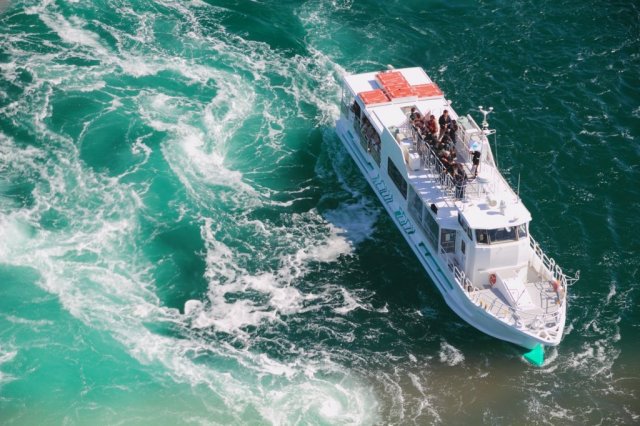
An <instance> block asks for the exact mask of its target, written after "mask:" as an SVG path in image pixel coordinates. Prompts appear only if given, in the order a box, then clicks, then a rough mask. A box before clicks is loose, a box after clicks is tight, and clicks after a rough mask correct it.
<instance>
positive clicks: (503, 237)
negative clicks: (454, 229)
mask: <svg viewBox="0 0 640 426" xmlns="http://www.w3.org/2000/svg"><path fill="white" fill-rule="evenodd" d="M526 237H527V224H526V223H523V224H521V225H518V226H508V227H505V228H498V229H476V241H477V242H478V244H497V243H503V242H509V241H517V240H518V239H520V238H526Z"/></svg>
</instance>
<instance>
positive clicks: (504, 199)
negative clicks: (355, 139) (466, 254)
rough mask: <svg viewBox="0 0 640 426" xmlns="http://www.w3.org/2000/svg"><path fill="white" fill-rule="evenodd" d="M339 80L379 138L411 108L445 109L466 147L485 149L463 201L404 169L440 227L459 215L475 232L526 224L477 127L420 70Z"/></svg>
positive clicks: (425, 175)
mask: <svg viewBox="0 0 640 426" xmlns="http://www.w3.org/2000/svg"><path fill="white" fill-rule="evenodd" d="M344 82H345V87H346V88H347V89H348V90H349V91H350V92H351V94H352V95H353V96H354V97H356V98H358V100H359V103H360V104H361V107H362V108H363V110H364V111H365V114H366V115H367V117H369V120H370V121H371V123H372V125H373V126H374V127H375V129H376V130H377V131H378V133H379V134H382V132H383V130H384V129H385V128H386V129H388V130H389V131H390V132H392V134H393V131H394V130H395V129H398V128H401V127H403V126H407V125H408V124H409V123H408V118H407V111H409V110H410V108H411V107H415V108H416V109H417V110H418V111H419V112H420V113H421V114H422V115H423V116H424V115H427V114H429V115H431V114H432V115H435V116H436V118H438V117H439V116H440V115H441V114H442V112H443V110H445V109H447V110H448V111H449V115H450V116H451V118H452V119H454V120H458V123H459V125H461V126H462V127H463V128H464V129H465V133H466V135H468V136H469V142H468V143H469V144H470V146H472V147H473V148H475V149H477V150H481V151H483V153H484V152H485V151H486V155H484V156H483V158H484V160H483V163H482V164H481V166H480V171H479V173H478V176H477V177H476V178H475V179H474V180H473V185H474V186H475V187H477V189H478V191H477V193H476V195H475V196H472V197H471V196H468V197H465V198H464V199H463V200H457V199H454V198H452V197H450V196H448V195H447V194H446V193H445V192H444V191H442V190H441V189H440V187H438V185H434V176H433V174H432V173H430V171H429V170H427V169H425V168H420V169H419V170H409V169H407V176H408V178H409V181H410V183H411V185H412V186H413V188H414V189H415V190H416V192H417V193H418V194H420V196H421V197H422V198H423V199H424V200H425V201H427V202H428V203H430V204H435V205H436V207H437V208H438V220H439V221H440V222H441V224H442V226H443V227H445V228H447V227H454V226H456V225H455V223H454V222H457V220H458V214H462V215H463V217H464V218H465V220H466V221H467V223H468V225H469V226H470V227H471V228H474V229H497V228H501V227H510V226H515V225H519V224H522V223H527V222H529V221H531V214H530V213H529V211H528V210H527V208H526V207H525V206H524V204H523V203H522V201H521V200H520V198H519V196H518V195H517V194H516V193H515V192H514V191H513V189H512V188H511V187H510V186H509V184H508V183H507V182H506V181H505V179H504V177H503V176H502V175H501V174H500V172H499V170H498V168H497V166H496V164H495V163H494V161H493V154H492V153H491V146H490V144H489V140H488V139H487V134H486V132H484V131H483V130H482V129H480V128H479V127H478V125H477V124H476V123H475V121H473V118H472V117H470V116H462V117H460V116H458V114H457V113H456V112H455V110H454V109H453V108H452V107H451V102H450V101H449V100H447V99H446V98H445V96H444V93H443V92H442V91H441V90H440V88H439V87H438V86H437V85H436V84H435V83H434V82H433V81H432V80H431V79H430V78H429V76H428V75H427V73H426V72H425V71H424V70H423V69H422V68H420V67H413V68H402V69H392V70H389V71H384V72H379V71H376V72H368V73H362V74H351V75H347V76H345V77H344ZM400 143H401V144H402V142H400ZM406 143H407V144H410V143H411V142H410V141H407V142H406ZM461 157H463V159H464V158H466V160H467V164H466V165H467V166H468V168H467V170H470V168H471V166H472V165H471V162H470V156H469V155H468V154H467V153H464V155H461ZM397 166H400V165H397ZM404 166H405V167H406V164H404Z"/></svg>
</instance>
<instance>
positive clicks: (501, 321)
mask: <svg viewBox="0 0 640 426" xmlns="http://www.w3.org/2000/svg"><path fill="white" fill-rule="evenodd" d="M412 110H413V111H414V113H415V112H418V113H420V114H421V116H423V117H424V116H430V115H434V116H435V117H436V118H439V117H440V116H441V115H442V114H443V111H444V110H448V114H449V116H450V117H451V119H453V120H456V122H457V127H458V129H457V131H455V133H454V134H452V133H450V132H449V131H448V130H449V129H448V128H447V129H446V130H445V131H442V132H441V131H439V130H436V133H435V134H434V135H432V136H430V135H429V132H428V131H427V132H424V133H423V132H421V131H420V128H419V127H416V126H415V125H414V123H418V122H417V121H412V120H411V119H410V115H411V114H412ZM480 110H481V112H482V113H483V114H484V120H483V122H482V128H481V127H479V126H478V125H477V124H476V122H475V121H474V119H473V118H472V117H471V116H470V115H466V116H458V115H457V114H456V112H455V111H454V110H453V109H452V108H451V103H450V101H448V100H447V99H446V98H445V96H444V94H443V93H442V91H441V90H440V89H439V88H438V86H437V85H436V84H435V83H434V82H433V81H431V79H430V78H429V76H428V75H427V74H426V73H425V71H424V70H423V69H422V68H417V67H416V68H404V69H398V70H394V69H391V70H385V71H381V72H370V73H363V74H353V75H347V76H345V77H344V81H343V93H342V101H341V116H340V119H339V120H338V122H337V125H336V131H337V134H338V135H339V137H340V139H341V141H342V143H343V144H344V146H345V148H346V149H347V151H348V152H349V154H350V155H351V157H352V158H353V160H354V161H355V163H356V165H357V166H358V168H359V169H360V171H361V172H362V174H363V175H364V177H365V178H366V179H367V181H368V182H369V184H370V185H371V187H372V188H373V190H374V192H375V193H376V195H377V196H378V198H379V199H380V201H381V203H382V205H383V206H384V208H385V209H386V211H387V212H388V213H389V216H390V217H391V219H392V220H393V222H394V223H395V224H396V226H397V227H398V229H399V230H400V232H401V233H402V235H403V236H404V238H405V239H406V240H407V242H408V243H409V246H410V247H411V249H412V250H413V251H414V253H415V254H416V257H417V258H418V260H419V261H420V263H421V264H422V266H423V267H424V269H425V270H426V271H427V273H428V274H429V276H430V277H431V279H432V280H433V281H434V282H435V283H436V287H437V288H438V290H439V291H440V292H441V293H442V295H443V297H444V300H445V301H446V303H447V305H449V307H450V308H451V309H453V311H455V312H456V314H458V315H459V316H460V317H461V318H462V319H464V320H465V321H466V322H468V323H469V324H471V325H472V326H474V327H475V328H477V329H478V330H480V331H482V332H484V333H486V334H488V335H491V336H493V337H496V338H498V339H502V340H505V341H508V342H512V343H514V344H516V345H519V346H522V347H524V348H527V349H536V351H538V352H540V349H543V348H544V346H555V345H557V344H559V343H560V340H561V339H562V334H563V330H564V325H565V320H566V312H567V288H568V286H569V285H570V284H572V283H573V282H574V281H576V280H577V279H578V277H579V274H576V276H575V277H573V278H569V277H567V276H566V275H565V274H564V273H563V272H562V270H561V268H560V267H559V266H558V265H557V264H556V263H555V261H554V260H553V259H551V258H549V257H547V255H545V254H544V253H543V251H542V249H541V248H540V246H539V245H538V243H536V241H535V240H534V239H533V238H532V237H531V235H530V233H529V223H530V221H531V214H530V213H529V211H528V210H527V208H526V207H525V206H524V204H523V203H522V200H521V199H520V198H519V196H518V194H517V193H516V192H515V191H514V190H513V189H512V188H511V187H510V186H509V184H508V183H507V182H506V181H505V179H504V178H503V176H502V175H501V174H500V172H499V170H498V168H497V166H496V163H495V161H494V158H493V154H492V152H491V147H490V141H489V136H490V135H494V134H495V131H493V130H490V129H489V128H488V123H487V115H488V113H489V112H491V109H489V110H487V111H485V110H483V109H482V107H480ZM411 118H414V117H411ZM445 121H446V120H445ZM418 124H420V123H418ZM448 127H453V126H448ZM447 136H450V137H451V139H449V138H448V137H447ZM445 141H448V142H449V145H448V146H447V145H446V144H445V145H444V146H443V143H444V142H445ZM454 149H455V152H456V158H455V164H453V165H447V164H444V163H443V161H442V160H441V158H444V159H445V161H446V160H447V159H449V160H450V159H451V157H452V151H454ZM445 151H446V152H445ZM474 154H475V156H476V158H477V157H479V161H476V162H478V163H479V164H478V165H477V166H474V158H473V157H474ZM452 170H453V173H452ZM463 172H464V173H463ZM465 175H466V178H465V177H464V176H465ZM534 362H536V363H541V362H542V361H541V360H538V361H534Z"/></svg>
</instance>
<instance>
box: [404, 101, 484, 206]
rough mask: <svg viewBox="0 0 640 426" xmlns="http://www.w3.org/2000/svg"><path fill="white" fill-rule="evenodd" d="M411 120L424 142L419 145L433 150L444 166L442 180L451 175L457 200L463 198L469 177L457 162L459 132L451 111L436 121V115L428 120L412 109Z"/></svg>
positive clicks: (443, 113)
mask: <svg viewBox="0 0 640 426" xmlns="http://www.w3.org/2000/svg"><path fill="white" fill-rule="evenodd" d="M409 119H410V120H411V124H412V125H413V129H414V130H415V132H416V133H417V135H418V137H419V138H420V140H421V141H422V142H423V144H419V145H421V146H422V147H423V149H428V150H431V151H432V152H433V153H434V154H435V155H436V156H437V157H438V159H439V160H440V163H441V164H442V170H441V172H442V178H443V179H445V178H446V176H447V175H449V176H450V177H451V179H452V180H453V183H454V185H455V188H456V198H463V197H464V188H465V186H466V184H467V180H468V177H467V173H466V172H465V169H464V165H463V164H462V163H459V162H457V161H456V158H457V153H456V147H455V140H456V132H457V131H458V123H457V122H456V120H453V119H451V117H450V116H449V111H448V110H446V109H445V110H444V111H443V112H442V115H441V116H440V118H439V119H438V121H436V117H435V115H433V114H430V115H429V117H428V118H427V115H425V116H424V117H423V116H422V114H420V112H418V111H416V108H415V107H412V108H411V113H410V115H409ZM427 146H428V147H427ZM474 159H475V156H474ZM474 165H475V162H474ZM476 169H477V168H476ZM474 177H475V176H474Z"/></svg>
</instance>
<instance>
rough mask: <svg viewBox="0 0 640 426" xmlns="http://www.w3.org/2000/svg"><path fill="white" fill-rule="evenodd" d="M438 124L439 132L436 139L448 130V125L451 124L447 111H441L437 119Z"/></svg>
mask: <svg viewBox="0 0 640 426" xmlns="http://www.w3.org/2000/svg"><path fill="white" fill-rule="evenodd" d="M438 124H440V134H439V135H438V139H441V138H442V136H443V135H444V134H445V132H447V131H449V126H450V125H451V117H449V111H448V110H446V109H445V110H444V111H442V115H441V116H440V118H439V119H438Z"/></svg>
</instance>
